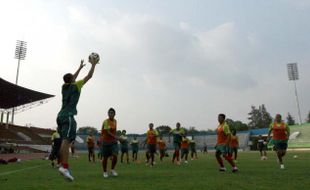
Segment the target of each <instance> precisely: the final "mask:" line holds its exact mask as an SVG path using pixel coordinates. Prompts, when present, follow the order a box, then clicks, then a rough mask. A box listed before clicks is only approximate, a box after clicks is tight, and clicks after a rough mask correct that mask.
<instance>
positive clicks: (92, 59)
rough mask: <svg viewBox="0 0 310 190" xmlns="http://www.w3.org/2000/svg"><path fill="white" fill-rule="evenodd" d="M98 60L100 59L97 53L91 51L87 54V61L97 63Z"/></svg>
mask: <svg viewBox="0 0 310 190" xmlns="http://www.w3.org/2000/svg"><path fill="white" fill-rule="evenodd" d="M99 60H100V56H99V54H98V53H95V52H92V53H91V54H90V55H89V56H88V61H89V62H90V63H94V64H97V63H99Z"/></svg>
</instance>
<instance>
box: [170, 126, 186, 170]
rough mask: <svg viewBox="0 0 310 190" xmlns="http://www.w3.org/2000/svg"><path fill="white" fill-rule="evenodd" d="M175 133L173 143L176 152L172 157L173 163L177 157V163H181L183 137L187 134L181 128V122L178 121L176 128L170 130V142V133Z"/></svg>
mask: <svg viewBox="0 0 310 190" xmlns="http://www.w3.org/2000/svg"><path fill="white" fill-rule="evenodd" d="M171 134H172V135H173V145H174V153H173V157H172V163H174V161H175V159H177V164H178V165H180V148H181V142H182V137H184V136H185V131H184V129H182V128H181V124H180V123H179V122H178V123H177V124H176V128H175V129H172V130H171V131H170V132H169V142H170V135H171Z"/></svg>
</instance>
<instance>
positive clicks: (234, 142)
mask: <svg viewBox="0 0 310 190" xmlns="http://www.w3.org/2000/svg"><path fill="white" fill-rule="evenodd" d="M236 133H237V131H236V130H232V134H231V137H230V143H229V150H230V156H231V157H233V156H234V160H235V163H237V155H238V148H239V140H238V136H237V135H236Z"/></svg>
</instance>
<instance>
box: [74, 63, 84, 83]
mask: <svg viewBox="0 0 310 190" xmlns="http://www.w3.org/2000/svg"><path fill="white" fill-rule="evenodd" d="M84 66H85V64H84V60H83V59H81V64H80V67H79V68H78V70H77V71H76V72H75V73H74V75H73V79H74V80H76V78H77V77H78V75H79V73H80V71H81V70H82V68H83V67H84Z"/></svg>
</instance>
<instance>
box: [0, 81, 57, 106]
mask: <svg viewBox="0 0 310 190" xmlns="http://www.w3.org/2000/svg"><path fill="white" fill-rule="evenodd" d="M0 89H1V90H0V109H9V108H13V107H18V106H21V105H24V104H29V103H32V102H36V101H40V100H44V99H47V98H51V97H54V95H50V94H45V93H42V92H38V91H34V90H30V89H27V88H24V87H21V86H18V85H15V84H12V83H10V82H8V81H6V80H3V79H2V78H0Z"/></svg>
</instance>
